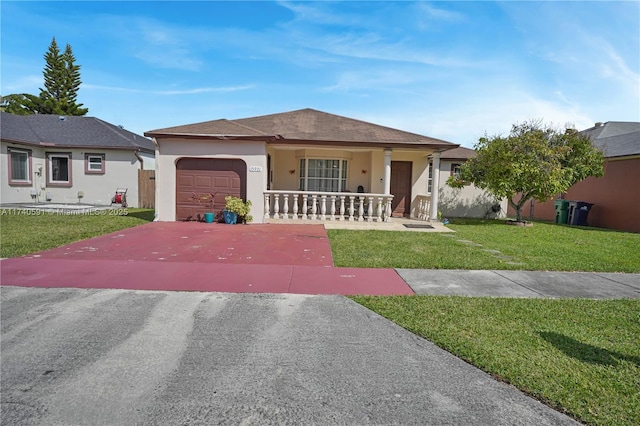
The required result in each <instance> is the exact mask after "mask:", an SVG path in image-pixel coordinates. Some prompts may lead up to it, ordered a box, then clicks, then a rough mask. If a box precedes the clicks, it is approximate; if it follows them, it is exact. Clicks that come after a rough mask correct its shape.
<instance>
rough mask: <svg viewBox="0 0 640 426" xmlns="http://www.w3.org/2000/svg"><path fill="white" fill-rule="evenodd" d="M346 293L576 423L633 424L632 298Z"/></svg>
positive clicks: (639, 391) (635, 326)
mask: <svg viewBox="0 0 640 426" xmlns="http://www.w3.org/2000/svg"><path fill="white" fill-rule="evenodd" d="M352 299H353V300H355V301H356V302H358V303H361V304H362V305H364V306H366V307H368V308H369V309H372V310H373V311H375V312H378V313H379V314H381V315H382V316H384V317H386V318H388V319H390V320H392V321H393V322H395V323H397V324H398V325H400V326H402V327H404V328H406V329H407V330H409V331H411V332H413V333H415V334H418V335H420V336H422V337H425V338H427V339H429V340H431V341H432V342H434V343H435V344H437V345H438V346H441V347H442V348H444V349H446V350H448V351H449V352H451V353H453V354H454V355H456V356H458V357H460V358H462V359H464V360H466V361H468V362H469V363H471V364H473V365H475V366H477V367H479V368H480V369H482V370H484V371H486V372H488V373H490V374H492V375H494V376H495V377H497V378H499V379H501V380H504V381H506V382H508V383H511V384H513V385H514V386H516V387H518V388H519V389H521V390H523V391H524V392H526V393H528V394H529V395H532V396H533V397H535V398H537V399H539V400H541V401H543V402H545V403H547V404H548V405H550V406H552V407H554V408H556V409H559V410H560V411H564V412H566V413H568V414H570V415H571V416H573V417H575V418H577V419H579V420H580V421H582V422H585V423H587V424H593V425H638V424H640V339H639V337H638V336H640V300H605V301H602V300H582V299H563V300H549V299H498V298H465V297H445V296H392V297H370V296H367V297H365V296H358V297H352Z"/></svg>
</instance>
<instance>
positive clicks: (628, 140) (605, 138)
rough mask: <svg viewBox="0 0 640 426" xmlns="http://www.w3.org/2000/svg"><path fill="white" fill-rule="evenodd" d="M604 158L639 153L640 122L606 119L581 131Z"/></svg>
mask: <svg viewBox="0 0 640 426" xmlns="http://www.w3.org/2000/svg"><path fill="white" fill-rule="evenodd" d="M580 133H582V134H583V135H586V136H588V137H589V139H591V142H592V143H593V144H594V145H595V146H596V147H598V148H599V149H600V150H601V151H602V152H603V153H604V156H605V158H612V157H626V156H629V155H640V122H635V121H607V122H606V123H604V124H599V125H596V126H594V127H591V128H590V129H586V130H583V131H581V132H580Z"/></svg>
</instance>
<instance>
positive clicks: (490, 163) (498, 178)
mask: <svg viewBox="0 0 640 426" xmlns="http://www.w3.org/2000/svg"><path fill="white" fill-rule="evenodd" d="M475 149H476V152H477V155H476V156H475V157H474V158H472V159H470V160H468V161H467V162H466V163H464V164H463V165H462V167H461V171H460V177H459V178H456V177H455V176H451V177H450V178H449V179H448V181H447V183H448V184H449V185H450V186H453V187H455V188H461V187H463V186H464V185H466V184H469V183H473V184H474V185H475V186H477V187H479V188H482V189H485V190H487V191H488V192H490V193H492V194H493V195H494V196H496V197H498V198H500V199H503V198H506V199H507V200H508V202H509V205H510V206H511V207H513V208H514V209H515V210H516V220H517V221H518V222H522V207H523V206H524V205H525V203H526V202H527V201H528V200H530V199H532V198H533V199H535V200H537V201H540V202H544V201H546V200H548V199H550V198H551V197H553V196H554V195H555V194H559V193H563V192H566V191H567V189H569V188H570V187H571V186H572V185H573V184H575V183H576V182H579V181H581V180H583V179H586V178H587V177H589V176H602V175H603V173H604V170H603V163H604V157H603V155H602V152H600V151H599V150H598V149H596V148H595V147H593V146H592V145H591V141H590V140H589V138H588V137H586V136H584V135H582V134H580V133H578V132H577V131H576V130H575V129H566V130H565V131H564V132H561V131H558V130H554V129H553V128H551V127H550V126H543V125H542V124H541V123H540V122H539V121H532V122H528V123H527V122H525V123H523V124H515V125H513V126H512V128H511V133H510V134H509V136H507V137H502V136H494V137H492V138H488V137H486V136H485V137H482V138H480V139H479V141H478V143H477V144H476V145H475Z"/></svg>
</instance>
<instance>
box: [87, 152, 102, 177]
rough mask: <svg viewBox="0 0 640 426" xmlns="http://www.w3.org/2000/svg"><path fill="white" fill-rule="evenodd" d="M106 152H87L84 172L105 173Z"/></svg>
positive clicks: (90, 173)
mask: <svg viewBox="0 0 640 426" xmlns="http://www.w3.org/2000/svg"><path fill="white" fill-rule="evenodd" d="M104 166H105V162H104V154H85V155H84V172H85V174H88V175H92V174H95V175H103V174H104Z"/></svg>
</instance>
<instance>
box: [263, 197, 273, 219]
mask: <svg viewBox="0 0 640 426" xmlns="http://www.w3.org/2000/svg"><path fill="white" fill-rule="evenodd" d="M270 202H271V196H270V195H269V194H264V218H265V219H269V218H270V217H271V216H270V213H271V212H270V210H271V205H270V204H269V203H270Z"/></svg>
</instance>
